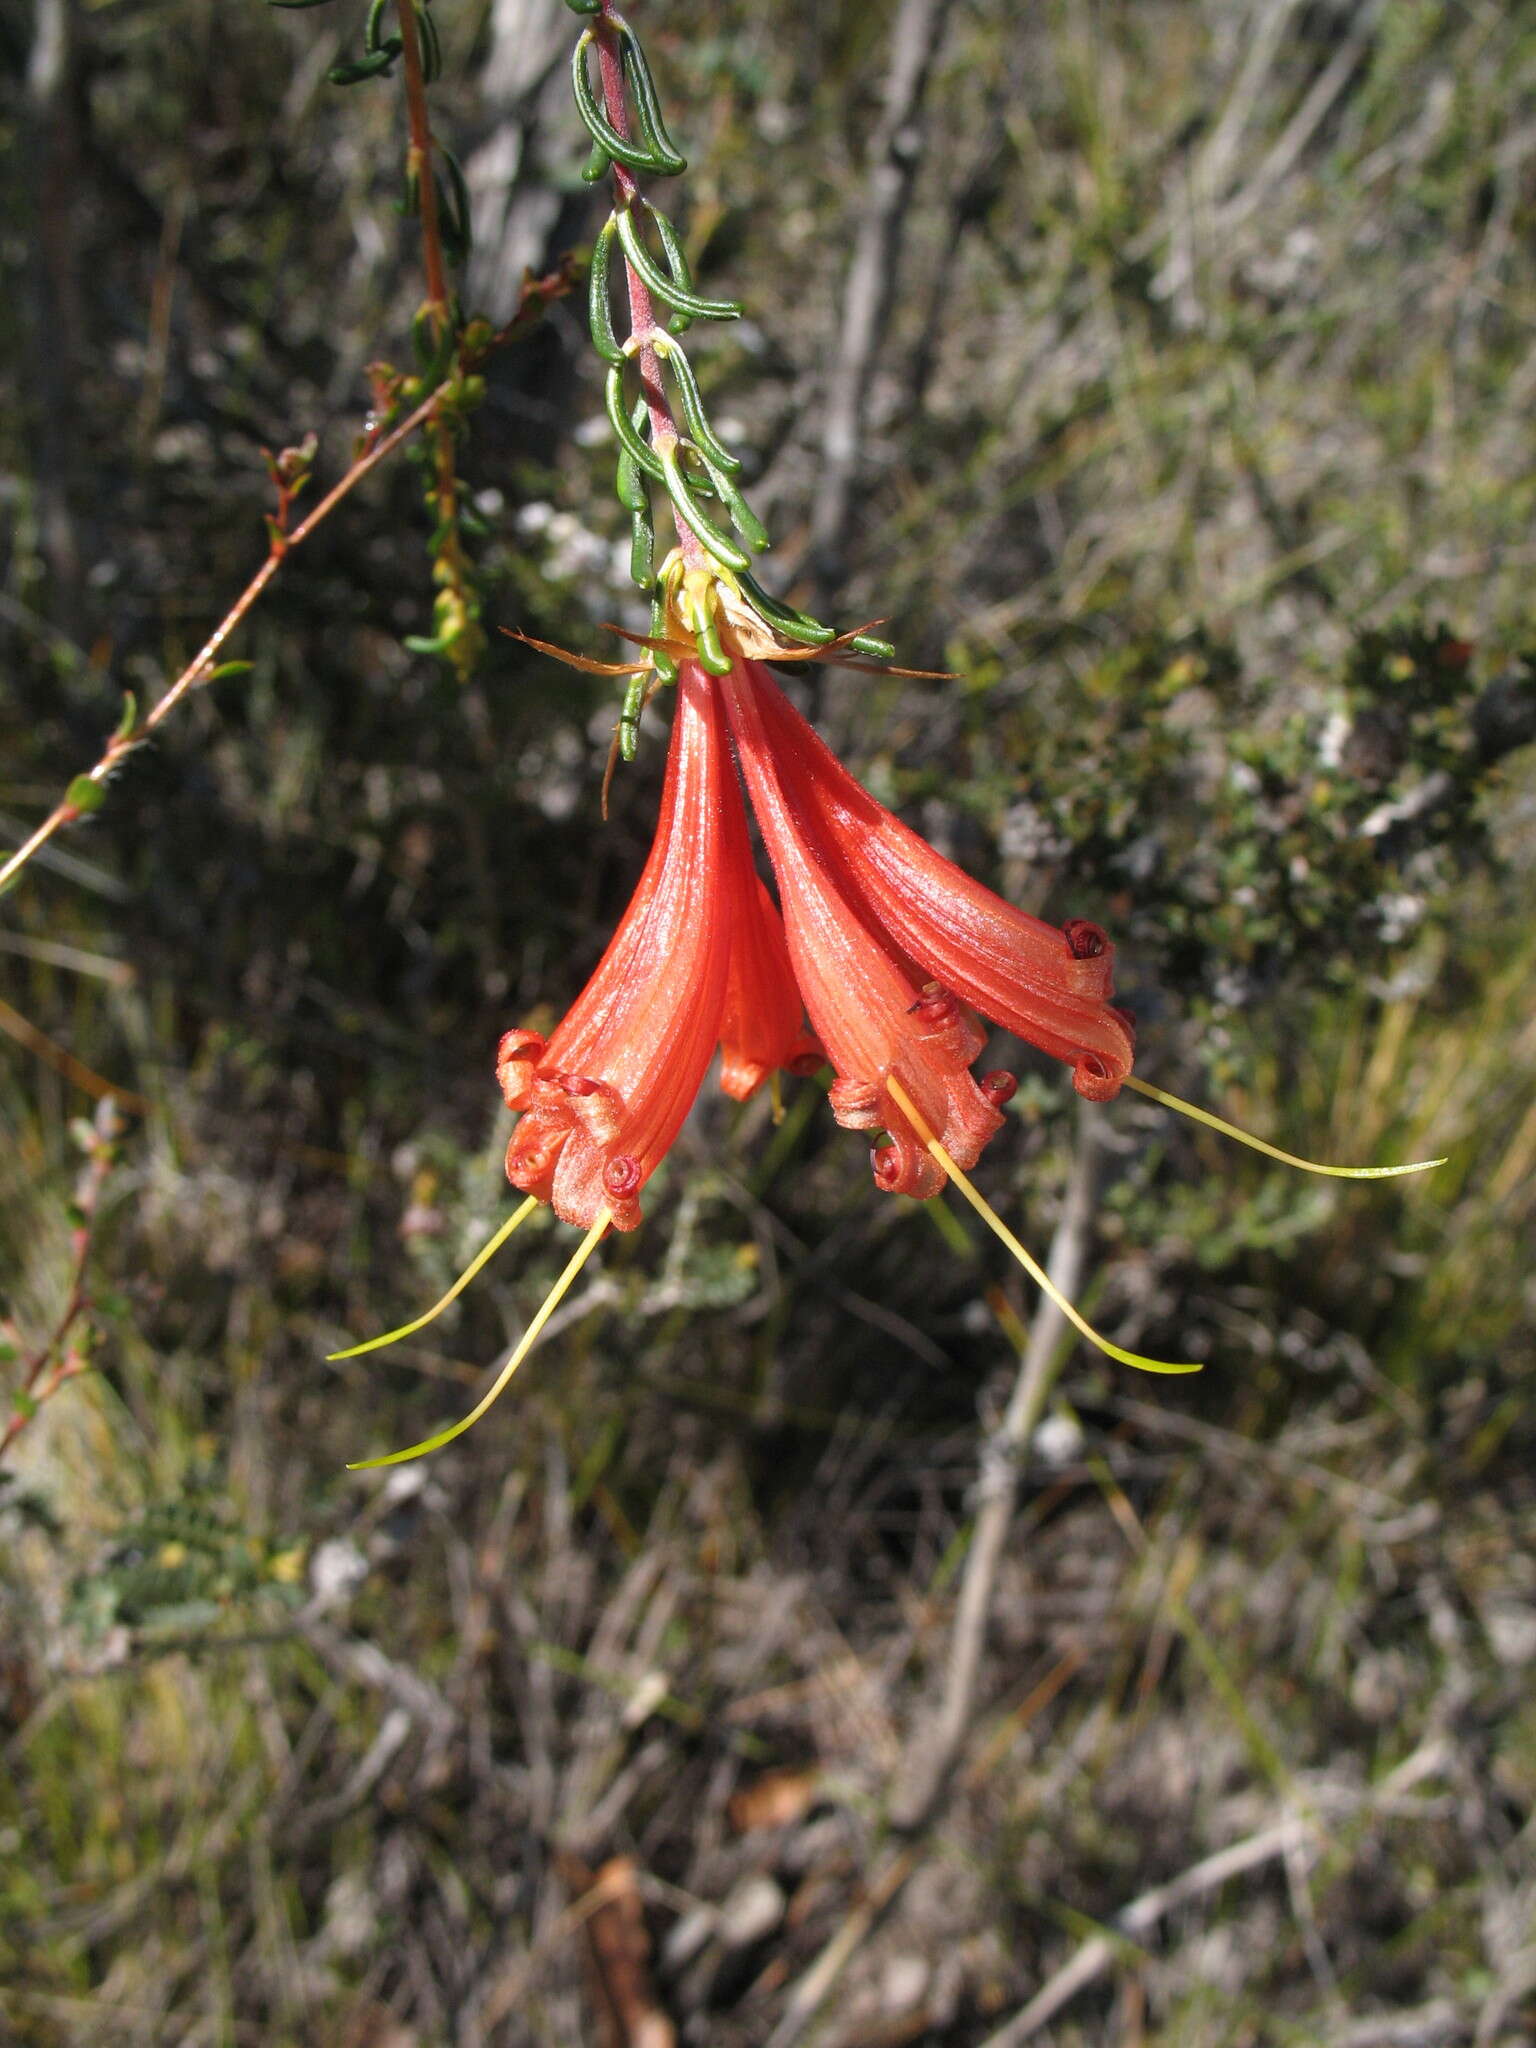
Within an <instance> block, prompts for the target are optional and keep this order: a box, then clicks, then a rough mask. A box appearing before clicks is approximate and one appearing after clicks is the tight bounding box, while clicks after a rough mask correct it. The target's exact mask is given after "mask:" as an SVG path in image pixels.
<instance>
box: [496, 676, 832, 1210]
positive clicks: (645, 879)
mask: <svg viewBox="0 0 1536 2048" xmlns="http://www.w3.org/2000/svg"><path fill="white" fill-rule="evenodd" d="M733 807H734V811H735V813H736V819H737V823H736V830H737V831H739V833H740V836H741V839H742V841H743V843H745V838H746V826H745V823H744V821H741V820H740V811H741V793H740V790H739V788H738V787H737V783H736V774H735V770H734V768H733V767H732V764H731V758H730V749H729V747H728V745H727V743H726V738H725V729H724V722H723V720H722V718H721V715H720V705H719V701H718V698H717V697H716V696H715V694H714V692H713V689H712V687H711V685H710V681H709V678H708V677H707V676H705V675H704V674H703V673H702V672H701V671H700V670H698V669H691V670H685V671H684V672H683V675H682V676H681V678H680V679H679V684H678V693H677V716H676V719H675V721H674V723H673V727H672V744H671V750H670V752H669V754H668V757H667V777H666V783H665V786H664V788H663V790H662V797H661V813H660V817H659V818H658V821H657V827H656V838H655V841H654V843H653V844H652V847H651V852H650V858H649V859H648V860H647V862H646V864H645V870H644V872H643V873H642V875H641V877H640V881H639V883H638V885H637V886H636V889H635V893H634V895H633V897H632V898H631V899H630V904H629V908H628V909H627V910H626V911H625V913H624V916H623V918H622V920H621V921H620V924H619V928H618V930H617V931H616V932H615V933H614V935H613V939H612V941H611V942H610V944H609V947H608V950H607V952H606V953H604V955H603V957H602V959H601V960H600V961H599V963H598V965H597V968H596V971H595V972H594V973H593V975H592V978H591V980H590V981H589V982H588V983H587V985H586V987H585V988H584V989H583V990H582V992H581V994H580V995H579V996H578V997H577V999H576V1001H575V1002H574V1003H573V1004H572V1006H571V1008H570V1010H569V1011H568V1012H567V1013H566V1015H565V1017H564V1018H563V1020H562V1021H561V1023H560V1024H559V1025H558V1026H557V1028H556V1030H555V1031H554V1033H553V1035H552V1036H551V1037H550V1038H549V1039H548V1041H546V1040H545V1039H544V1038H543V1037H542V1036H541V1035H540V1034H539V1033H538V1032H536V1031H509V1032H507V1033H506V1034H505V1035H504V1036H503V1038H502V1040H501V1044H500V1046H499V1047H498V1049H497V1056H496V1076H497V1079H498V1080H499V1081H500V1083H501V1089H502V1093H503V1095H504V1096H505V1097H506V1100H507V1104H508V1107H509V1108H511V1109H517V1110H522V1111H524V1112H525V1113H524V1115H523V1117H522V1119H521V1121H520V1122H519V1124H518V1126H517V1128H516V1130H515V1131H514V1132H513V1134H512V1142H511V1144H510V1145H509V1147H508V1148H507V1177H508V1179H509V1180H510V1181H511V1182H512V1184H513V1186H514V1187H518V1188H521V1189H523V1190H524V1192H525V1193H527V1194H531V1195H536V1196H537V1197H538V1198H539V1200H540V1201H544V1202H549V1203H552V1204H553V1206H554V1209H555V1212H556V1214H557V1215H559V1216H561V1217H563V1218H564V1220H565V1221H566V1222H567V1223H575V1224H578V1225H580V1226H581V1227H583V1228H584V1229H590V1228H591V1227H592V1226H593V1224H594V1223H595V1221H596V1219H597V1218H598V1216H599V1215H600V1214H601V1213H602V1211H603V1210H604V1209H606V1210H607V1211H608V1213H609V1215H610V1216H611V1218H612V1220H613V1223H614V1225H615V1227H616V1228H617V1229H619V1230H633V1229H634V1227H635V1225H636V1224H637V1223H638V1222H639V1221H640V1202H639V1194H640V1190H641V1188H642V1187H643V1186H644V1185H645V1183H646V1181H647V1180H649V1179H650V1177H651V1175H652V1173H654V1172H655V1170H656V1168H657V1166H658V1165H659V1164H660V1162H661V1160H662V1158H663V1156H664V1155H665V1153H666V1151H667V1148H668V1147H669V1146H670V1145H671V1143H672V1141H673V1139H674V1138H675V1137H676V1136H677V1134H678V1132H679V1130H680V1129H681V1128H682V1125H683V1120H684V1118H685V1117H686V1116H687V1114H688V1111H689V1110H690V1108H691V1107H692V1106H693V1101H694V1097H695V1096H696V1095H697V1094H698V1092H699V1088H700V1086H701V1084H702V1082H703V1079H704V1076H705V1073H706V1072H707V1071H708V1068H709V1063H710V1060H711V1058H712V1057H713V1055H714V1050H715V1045H716V1043H717V1041H718V1040H719V1038H720V1035H721V1028H722V1022H723V1017H724V1008H725V997H726V985H727V975H728V970H729V967H730V962H731V957H732V946H733V938H732V934H733V933H734V932H735V931H736V930H737V929H738V928H739V927H740V926H741V924H742V923H743V922H744V920H746V919H748V918H751V917H755V916H757V915H759V912H758V908H757V905H756V904H755V902H754V901H753V899H752V897H751V895H750V892H749V890H748V887H747V885H748V882H749V881H750V882H753V883H755V882H756V881H757V877H756V875H755V874H753V872H752V870H751V866H750V862H748V863H747V864H746V866H745V867H743V865H742V864H741V862H739V861H733V860H731V859H728V858H726V857H725V855H726V850H727V841H728V838H729V836H730V829H731V827H730V824H729V820H730V818H731V813H732V809H733ZM796 1022H797V1023H798V1017H797V1019H796Z"/></svg>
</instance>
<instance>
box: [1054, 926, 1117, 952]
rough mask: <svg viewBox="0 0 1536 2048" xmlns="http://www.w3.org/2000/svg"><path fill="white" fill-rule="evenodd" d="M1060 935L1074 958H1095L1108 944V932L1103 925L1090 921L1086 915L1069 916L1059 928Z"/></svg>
mask: <svg viewBox="0 0 1536 2048" xmlns="http://www.w3.org/2000/svg"><path fill="white" fill-rule="evenodd" d="M1061 935H1062V937H1063V938H1064V939H1065V940H1066V942H1067V949H1068V951H1069V952H1070V953H1071V955H1072V957H1073V959H1074V960H1097V959H1098V957H1099V955H1100V954H1101V953H1102V952H1103V951H1104V950H1105V948H1106V947H1107V946H1108V944H1109V934H1108V932H1106V931H1105V929H1104V927H1103V926H1102V925H1101V924H1092V923H1090V922H1089V920H1088V919H1087V918H1086V917H1069V918H1068V919H1067V921H1066V923H1065V924H1064V925H1063V926H1062V928H1061Z"/></svg>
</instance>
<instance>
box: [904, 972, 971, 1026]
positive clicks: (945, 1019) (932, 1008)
mask: <svg viewBox="0 0 1536 2048" xmlns="http://www.w3.org/2000/svg"><path fill="white" fill-rule="evenodd" d="M907 1015H908V1016H909V1017H910V1016H914V1015H915V1016H918V1017H921V1018H922V1020H923V1022H924V1023H925V1024H931V1025H932V1026H933V1027H934V1029H935V1030H938V1029H940V1028H941V1027H942V1026H944V1025H946V1024H953V1023H954V1021H955V1019H956V1018H957V1017H958V1016H959V1015H960V1005H959V1003H958V1002H957V1001H956V1000H955V998H954V997H953V996H952V995H951V994H950V992H949V990H948V989H947V988H945V987H944V986H943V985H942V984H941V983H939V982H937V981H930V982H925V983H924V985H923V992H922V994H921V995H920V996H919V997H918V999H917V1001H916V1002H915V1003H913V1004H912V1006H911V1008H910V1009H909V1010H908V1011H907Z"/></svg>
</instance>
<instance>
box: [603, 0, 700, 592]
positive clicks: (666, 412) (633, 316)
mask: <svg viewBox="0 0 1536 2048" xmlns="http://www.w3.org/2000/svg"><path fill="white" fill-rule="evenodd" d="M593 40H594V41H595V42H596V44H597V69H598V76H599V77H600V78H601V80H602V85H603V111H604V112H605V113H606V115H607V116H608V119H609V122H610V123H611V124H612V126H613V128H614V129H615V130H616V132H617V133H618V134H619V135H621V136H622V137H623V138H624V140H625V141H626V142H628V141H629V140H630V137H631V134H632V132H633V131H632V130H631V128H630V125H629V107H628V105H627V103H626V101H625V98H624V60H623V57H622V56H621V54H620V51H619V40H618V35H617V32H616V31H615V29H614V28H613V26H612V24H611V23H610V21H609V19H608V0H604V4H603V12H602V13H601V14H600V15H598V16H597V17H596V19H595V21H594V22H593ZM613 182H614V187H615V189H616V190H617V193H618V203H619V205H620V206H621V207H623V208H624V209H625V210H626V211H627V212H631V213H633V212H634V211H635V202H636V201H637V200H638V199H639V197H640V187H639V185H638V184H637V183H636V181H635V176H634V173H633V172H632V171H631V170H630V168H629V166H628V165H627V164H621V163H619V162H617V161H616V160H615V162H614V165H613ZM635 225H636V228H637V229H638V228H639V226H640V222H639V218H638V216H637V217H636V221H635ZM624 275H625V278H626V280H627V282H628V285H629V331H630V333H631V334H633V335H638V336H646V335H650V334H654V333H655V332H656V307H655V304H654V302H653V300H652V298H651V294H650V289H649V287H648V286H647V285H646V282H645V280H644V278H642V277H637V276H636V274H635V269H634V266H633V264H631V263H630V261H629V260H628V258H627V257H626V258H625V262H624ZM638 355H639V364H640V389H641V391H642V392H643V394H644V396H645V403H646V409H647V410H648V411H649V413H650V415H651V446H652V447H653V448H660V447H675V446H676V444H677V441H678V438H679V436H678V431H677V421H676V420H675V419H674V417H673V415H672V404H671V401H670V399H669V398H668V397H667V392H666V386H665V385H664V384H663V383H662V381H661V359H660V357H659V356H658V355H657V353H656V351H655V349H654V348H653V347H652V346H651V344H650V342H649V341H647V340H643V339H642V341H641V343H640V348H639V351H638ZM672 523H673V525H674V526H675V527H676V528H677V541H678V546H679V547H680V548H681V549H682V551H683V559H684V560H685V561H686V562H688V563H689V564H690V565H692V566H694V567H702V566H703V565H704V563H705V560H706V557H705V554H704V549H703V547H702V545H701V544H700V542H699V538H698V536H697V534H695V533H694V531H693V529H692V527H690V526H689V525H687V524H686V522H685V521H684V520H683V519H682V518H680V517H679V515H678V513H677V510H676V508H675V507H674V508H673V513H672Z"/></svg>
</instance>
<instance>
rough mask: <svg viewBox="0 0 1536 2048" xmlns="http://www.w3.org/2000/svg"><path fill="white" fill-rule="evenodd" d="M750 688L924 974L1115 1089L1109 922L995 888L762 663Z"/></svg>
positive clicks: (878, 918) (1078, 1076)
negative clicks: (863, 772)
mask: <svg viewBox="0 0 1536 2048" xmlns="http://www.w3.org/2000/svg"><path fill="white" fill-rule="evenodd" d="M745 688H746V689H747V690H748V691H750V693H751V695H752V698H753V700H754V702H755V704H756V707H757V715H758V719H759V722H760V725H761V729H762V732H763V735H764V740H765V743H766V745H767V747H768V748H769V750H770V751H771V753H772V755H773V760H774V763H775V768H776V772H777V776H778V780H779V784H780V787H781V788H782V791H783V794H784V799H785V802H786V803H787V805H788V807H789V808H790V809H791V810H792V811H793V812H794V813H795V814H796V816H797V817H798V818H799V819H800V821H801V823H802V826H808V825H811V824H814V827H815V828H816V830H817V832H818V835H819V838H820V842H821V843H822V844H823V845H824V846H825V847H826V848H827V849H828V851H829V857H830V859H831V861H832V864H833V867H834V870H835V874H836V877H837V882H838V885H839V887H840V889H841V890H842V893H843V894H844V895H845V896H846V897H847V898H848V899H849V900H850V901H852V902H855V903H857V904H858V905H859V907H860V908H861V909H862V910H863V911H864V913H865V914H866V916H867V917H868V918H869V919H870V920H871V921H872V922H873V923H874V924H875V925H876V926H877V927H878V928H879V929H880V930H881V931H883V932H884V933H885V934H886V935H887V937H888V939H889V940H890V942H891V943H892V944H893V945H894V946H895V947H897V948H899V949H900V951H901V952H902V953H903V954H905V955H906V957H907V958H908V959H910V960H911V961H913V962H914V963H915V964H916V966H917V967H918V968H919V969H921V971H922V973H923V974H924V975H925V976H931V977H932V978H933V979H934V980H936V981H938V982H939V983H940V984H941V985H942V986H943V987H944V988H946V989H949V990H952V991H953V992H954V994H955V995H956V996H958V997H959V998H960V999H961V1001H963V1002H966V1003H969V1004H971V1005H972V1006H973V1007H974V1008H975V1009H977V1010H979V1011H980V1012H981V1013H982V1015H983V1016H985V1017H990V1018H991V1019H992V1021H993V1022H994V1023H996V1024H1001V1025H1003V1026H1004V1027H1005V1028H1006V1029H1008V1030H1009V1031H1013V1032H1015V1033H1017V1035H1018V1036H1019V1037H1020V1038H1023V1039H1025V1040H1027V1041H1028V1042H1029V1044H1031V1045H1034V1046H1038V1047H1039V1049H1040V1050H1041V1051H1042V1052H1046V1053H1050V1054H1051V1055H1052V1056H1053V1057H1054V1058H1056V1059H1060V1060H1065V1061H1067V1062H1068V1064H1069V1065H1070V1066H1071V1068H1072V1079H1073V1083H1074V1085H1075V1087H1076V1088H1077V1091H1078V1093H1079V1094H1080V1095H1085V1096H1087V1097H1088V1098H1089V1099H1090V1100H1091V1101H1094V1102H1107V1101H1109V1100H1110V1099H1111V1097H1113V1096H1114V1095H1116V1094H1118V1092H1119V1089H1120V1084H1121V1082H1122V1081H1123V1080H1124V1079H1125V1077H1126V1075H1127V1074H1128V1073H1129V1072H1130V1069H1131V1060H1132V1057H1133V1054H1134V1049H1135V1046H1134V1040H1133V1038H1132V1035H1131V1030H1130V1025H1129V1019H1128V1018H1127V1017H1126V1015H1125V1013H1124V1012H1122V1011H1119V1010H1116V1009H1114V1008H1113V1007H1112V1005H1111V1004H1110V1002H1109V1000H1108V998H1109V996H1110V994H1111V992H1112V974H1113V969H1114V948H1113V946H1112V945H1111V944H1110V942H1109V940H1108V938H1107V937H1106V936H1105V934H1104V933H1103V932H1102V931H1101V930H1100V928H1099V927H1098V926H1097V925H1096V924H1090V923H1089V922H1088V920H1087V919H1086V918H1074V919H1072V920H1070V921H1069V922H1068V923H1067V924H1066V925H1065V926H1063V927H1060V928H1058V927H1057V926H1056V925H1053V924H1046V923H1045V922H1044V921H1043V920H1042V919H1040V918H1038V917H1031V916H1030V915H1029V913H1028V912H1027V911H1024V910H1018V909H1016V908H1015V907H1014V906H1013V905H1012V904H1011V903H1006V902H1005V901H1004V900H1003V898H1002V897H1001V896H997V895H994V893H993V892H992V891H991V890H990V889H988V888H986V887H984V886H983V884H982V883H980V882H977V881H974V880H973V879H972V878H971V876H969V875H968V874H966V873H965V872H964V870H963V869H961V868H957V867H956V866H955V864H954V862H953V861H949V860H946V859H945V858H944V856H943V855H942V854H941V853H937V852H935V850H934V849H933V847H931V846H930V845H929V844H928V842H927V841H926V840H925V839H922V838H920V837H919V836H918V834H917V833H916V832H914V831H912V830H911V829H910V828H909V827H908V826H906V825H904V824H902V822H901V820H900V819H899V818H897V817H894V816H893V815H892V814H891V812H889V811H888V810H887V809H886V808H885V806H884V805H883V804H881V803H878V802H876V800H875V798H874V797H872V796H871V795H870V793H869V791H868V790H867V789H865V788H864V787H863V785H862V784H861V783H859V782H857V781H856V780H855V779H854V777H853V776H852V775H850V774H849V772H848V770H847V769H846V768H845V767H844V766H843V764H842V762H841V761H839V760H838V758H837V756H836V755H835V754H834V753H833V752H832V750H831V748H830V747H828V746H827V744H826V742H825V741H824V740H823V739H822V738H821V737H820V735H819V734H818V733H816V732H815V731H813V729H812V728H811V727H810V726H809V725H808V724H807V723H806V721H805V720H804V719H803V718H802V717H801V716H800V714H799V712H798V711H796V710H795V708H794V706H793V705H792V704H790V702H789V701H788V699H787V698H786V697H785V696H784V693H783V692H782V690H780V689H779V687H778V685H777V683H775V681H774V680H773V678H772V676H770V675H769V673H768V671H767V670H766V669H765V668H764V667H763V666H762V665H761V663H759V662H749V663H747V664H746V676H745ZM738 743H739V728H738ZM754 795H755V792H754ZM962 1163H964V1162H962Z"/></svg>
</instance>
